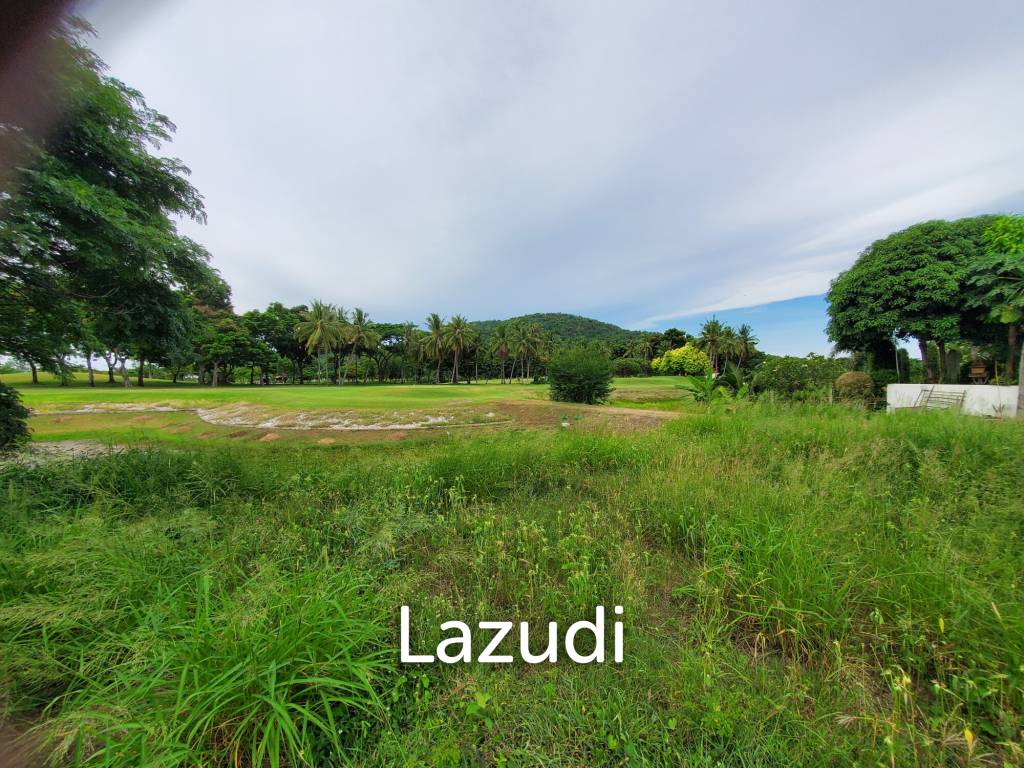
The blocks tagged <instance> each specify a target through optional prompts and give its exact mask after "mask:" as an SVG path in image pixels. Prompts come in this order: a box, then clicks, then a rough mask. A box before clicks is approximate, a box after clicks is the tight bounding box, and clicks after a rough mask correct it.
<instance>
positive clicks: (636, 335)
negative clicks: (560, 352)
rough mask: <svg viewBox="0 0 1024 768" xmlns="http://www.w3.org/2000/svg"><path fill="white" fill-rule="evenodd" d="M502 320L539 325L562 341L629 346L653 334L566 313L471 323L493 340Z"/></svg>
mask: <svg viewBox="0 0 1024 768" xmlns="http://www.w3.org/2000/svg"><path fill="white" fill-rule="evenodd" d="M502 323H506V324H509V323H516V324H519V325H523V326H529V325H532V324H536V325H538V326H539V327H540V328H541V330H543V331H544V332H546V333H550V334H553V335H555V336H557V337H558V338H559V339H561V340H562V341H572V342H578V341H606V342H608V343H609V344H612V345H623V346H625V345H628V344H630V343H631V342H635V341H639V340H643V339H645V338H647V337H649V336H651V335H652V334H649V333H647V332H645V331H627V330H626V329H625V328H620V327H619V326H617V325H612V324H611V323H604V322H601V321H600V320H592V319H591V318H589V317H580V316H579V315H569V314H565V313H562V312H539V313H536V314H532V315H521V316H519V317H512V318H509V319H508V320H475V321H473V322H471V323H470V326H471V327H472V328H473V329H474V330H475V331H476V332H477V333H479V334H480V335H481V336H483V337H484V338H486V339H490V337H491V336H492V335H493V334H494V332H495V330H496V329H497V327H498V326H499V325H501V324H502Z"/></svg>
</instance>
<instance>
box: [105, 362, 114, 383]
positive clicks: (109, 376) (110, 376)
mask: <svg viewBox="0 0 1024 768" xmlns="http://www.w3.org/2000/svg"><path fill="white" fill-rule="evenodd" d="M104 359H105V360H106V361H107V384H113V383H114V363H113V362H112V361H111V360H110V358H109V357H107V358H104Z"/></svg>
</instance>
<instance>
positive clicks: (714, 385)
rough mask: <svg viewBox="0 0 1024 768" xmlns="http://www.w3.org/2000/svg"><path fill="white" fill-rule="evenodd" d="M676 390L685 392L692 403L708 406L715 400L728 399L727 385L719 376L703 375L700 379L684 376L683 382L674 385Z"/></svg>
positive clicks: (728, 390) (728, 389)
mask: <svg viewBox="0 0 1024 768" xmlns="http://www.w3.org/2000/svg"><path fill="white" fill-rule="evenodd" d="M676 388H677V389H682V390H684V391H686V392H687V393H688V394H689V395H690V397H692V398H693V400H694V402H697V403H706V404H708V405H709V406H710V404H711V403H713V402H714V401H715V400H719V399H721V398H726V397H729V395H730V388H729V385H728V384H726V382H725V381H724V380H723V379H722V378H721V377H719V376H715V375H714V374H713V373H707V374H704V375H703V376H701V377H699V378H698V377H696V376H684V377H683V380H682V381H681V382H679V383H678V384H676Z"/></svg>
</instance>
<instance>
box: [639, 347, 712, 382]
mask: <svg viewBox="0 0 1024 768" xmlns="http://www.w3.org/2000/svg"><path fill="white" fill-rule="evenodd" d="M651 369H652V370H653V371H654V372H655V373H657V374H662V375H665V374H668V375H677V376H679V375H694V374H697V375H701V376H703V375H704V374H707V373H711V358H709V357H708V354H707V353H706V352H705V351H704V350H702V349H698V348H697V347H696V346H694V345H693V344H685V345H683V346H682V347H679V348H678V349H670V350H668V351H667V352H666V353H665V354H663V355H660V356H659V357H656V358H654V360H653V361H652V362H651Z"/></svg>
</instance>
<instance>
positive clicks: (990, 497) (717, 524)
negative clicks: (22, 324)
mask: <svg viewBox="0 0 1024 768" xmlns="http://www.w3.org/2000/svg"><path fill="white" fill-rule="evenodd" d="M1022 455H1024V430H1022V429H1021V427H1020V425H1018V424H1014V423H996V422H986V421H982V420H977V419H968V418H958V417H955V416H952V415H950V414H934V413H931V414H906V415H904V414H898V415H895V416H886V415H884V414H866V413H864V412H860V411H856V410H851V409H845V408H821V407H815V406H798V407H783V406H770V407H767V408H740V409H736V410H733V411H731V412H712V413H693V414H688V415H686V416H685V417H684V418H681V419H679V420H677V421H675V422H672V423H670V424H668V425H666V426H665V427H663V428H662V429H660V430H657V431H655V432H652V433H647V434H641V435H629V436H623V435H611V434H607V435H605V434H574V433H573V432H572V430H567V431H566V432H562V433H544V432H531V433H508V434H502V435H474V436H463V437H460V438H457V439H456V438H453V439H452V440H450V441H446V442H439V443H436V444H432V445H413V446H402V445H393V446H365V447H355V448H351V449H345V450H340V451H331V452H325V451H318V450H315V449H307V450H302V449H295V448H294V447H292V448H289V449H288V450H283V449H281V448H280V447H275V446H250V447H247V448H246V447H239V448H223V447H221V448H216V449H207V450H195V451H175V452H129V453H126V454H123V455H116V456H110V457H104V458H98V459H94V460H90V461H79V462H57V463H52V464H47V465H45V466H39V467H31V468H26V467H14V466H7V467H5V468H3V469H2V470H0V473H2V474H0V492H2V493H3V497H2V498H4V499H6V504H5V505H4V508H3V510H2V512H0V641H2V643H3V649H4V650H3V656H2V659H0V676H2V680H3V686H4V690H5V692H6V694H5V695H6V706H7V708H8V710H9V712H10V713H11V714H12V715H19V716H22V717H24V716H30V717H32V718H34V719H35V720H36V721H37V722H38V723H39V725H38V728H39V729H41V732H43V733H45V734H46V735H47V739H48V740H47V742H46V743H47V745H48V747H47V748H48V749H49V750H50V752H51V754H52V755H55V756H57V757H58V758H61V759H65V760H68V761H70V762H73V763H95V764H110V765H128V764H147V765H149V764H153V765H158V764H159V765H193V764H206V765H236V764H239V765H241V764H248V765H256V764H260V765H277V764H280V765H304V764H306V765H344V764H358V765H382V766H383V765H395V764H428V765H475V764H498V765H534V764H543V765H624V764H636V765H641V764H653V765H676V764H680V763H686V764H692V765H716V764H728V765H733V764H735V765H792V764H834V765H846V764H854V763H857V764H865V765H867V764H871V765H874V764H876V762H882V763H884V764H893V763H895V764H901V765H902V764H908V765H939V764H948V763H963V764H968V763H972V762H977V761H978V760H979V759H980V758H981V757H982V756H985V755H988V757H985V760H986V761H993V760H994V761H996V762H997V764H998V762H1006V763H1007V764H1011V765H1012V764H1016V763H1019V762H1020V761H1021V754H1022V753H1021V751H1020V750H1021V747H1020V743H1021V728H1022V727H1024V722H1022V712H1024V666H1022V664H1024V600H1022V589H1024V583H1022V574H1024V546H1022V543H1021V534H1022V532H1024V505H1022V502H1021V500H1020V497H1019V492H1020V489H1021V488H1024V461H1022V460H1021V458H1020V457H1021V456H1022ZM401 604H408V605H410V606H411V607H412V611H413V642H414V644H416V645H417V646H420V647H428V648H429V647H430V646H431V644H433V643H436V642H437V640H438V639H439V637H440V632H439V629H438V626H439V624H440V623H441V622H442V621H445V620H448V619H452V618H458V619H461V620H464V621H469V622H473V621H475V620H479V619H484V618H491V619H493V618H501V619H516V620H520V619H521V620H527V621H530V622H531V625H532V624H533V623H534V622H546V621H550V620H558V621H559V622H560V623H566V622H569V621H572V620H575V619H578V618H583V617H585V616H587V615H588V614H590V615H592V610H593V606H594V605H596V604H605V605H613V604H621V605H624V606H626V617H627V624H626V627H627V630H626V632H627V635H626V659H625V662H624V663H623V664H622V665H619V666H610V665H606V666H603V667H599V666H591V667H575V666H573V665H562V664H560V665H558V666H556V667H551V668H544V667H541V668H531V669H529V670H524V669H522V668H521V667H519V666H518V665H514V666H512V667H510V668H498V669H493V668H488V667H478V666H476V665H464V666H460V667H456V668H449V667H425V668H423V667H414V668H397V666H396V661H397V659H396V656H397V654H396V653H395V652H394V649H395V646H396V643H397V614H398V610H397V608H398V606H399V605H401ZM965 734H969V738H968V736H966V735H965Z"/></svg>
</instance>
